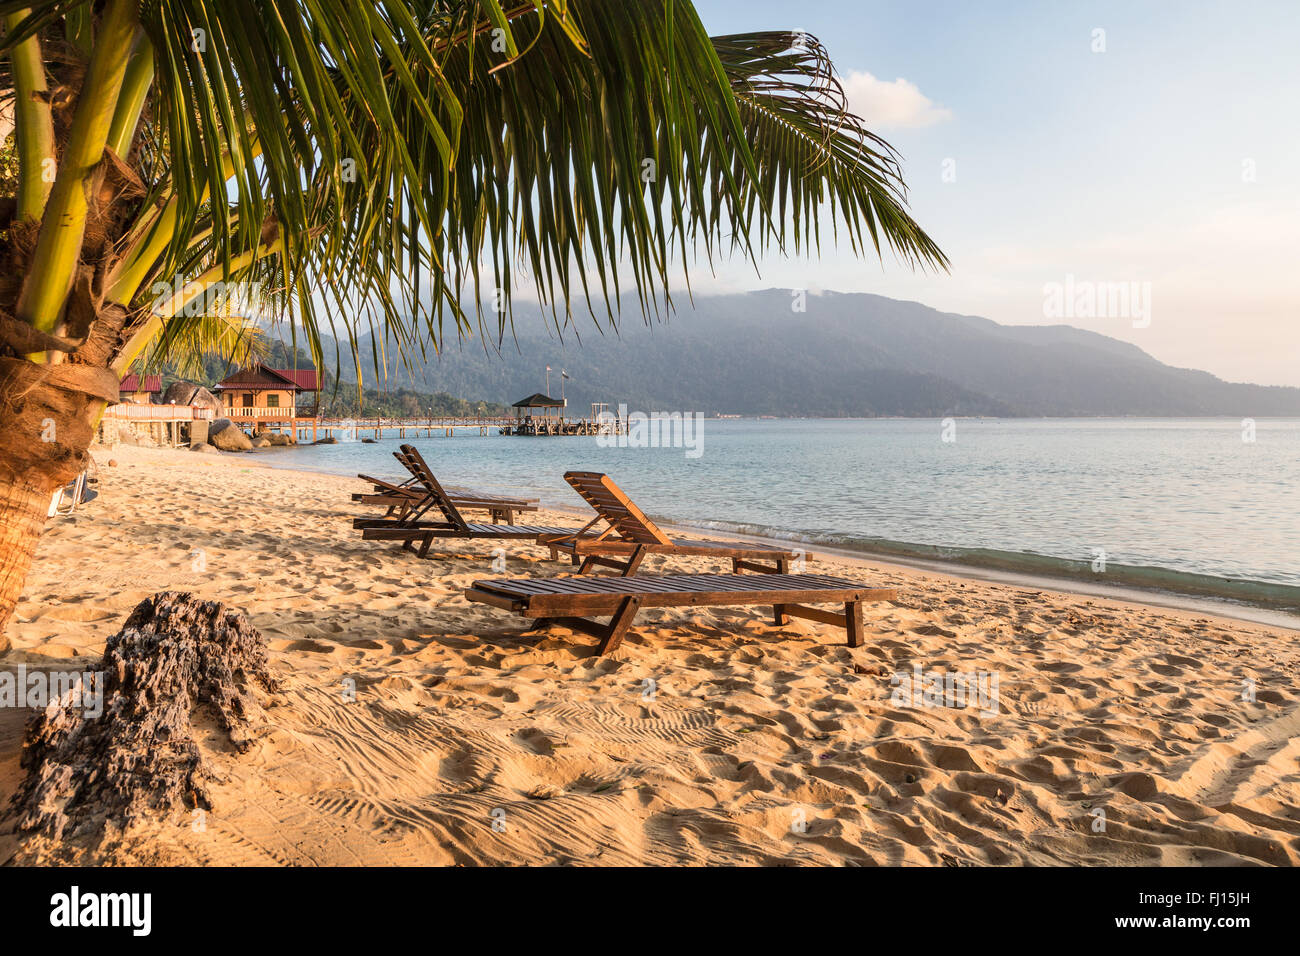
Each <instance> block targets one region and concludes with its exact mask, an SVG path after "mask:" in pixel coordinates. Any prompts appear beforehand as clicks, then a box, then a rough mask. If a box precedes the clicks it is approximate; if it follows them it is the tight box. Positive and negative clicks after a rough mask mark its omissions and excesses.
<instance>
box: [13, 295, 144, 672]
mask: <svg viewBox="0 0 1300 956" xmlns="http://www.w3.org/2000/svg"><path fill="white" fill-rule="evenodd" d="M100 315H101V317H102V318H103V320H104V321H105V323H107V324H110V325H111V326H115V328H112V329H110V334H111V335H112V337H113V338H114V339H116V336H117V334H118V330H120V329H121V327H122V316H123V313H122V312H121V311H120V310H104V311H101V312H100ZM49 341H51V342H52V341H54V340H53V339H51V340H49ZM78 354H79V357H80V356H85V357H86V358H87V359H88V360H89V361H92V362H94V363H95V364H93V365H92V364H85V365H73V364H70V363H67V362H64V363H62V364H59V365H39V364H37V363H35V362H28V361H26V360H24V359H20V358H9V357H3V356H0V420H3V421H4V423H5V424H4V427H3V428H2V429H0V652H3V651H5V650H7V649H8V648H9V639H8V638H7V637H6V636H5V634H4V629H5V627H6V626H7V625H8V623H9V620H10V618H12V617H13V611H14V606H15V605H16V604H17V603H18V598H19V596H20V595H21V594H22V590H23V582H24V580H25V579H26V577H27V572H28V570H29V569H30V567H31V564H32V556H33V555H34V554H35V553H36V545H37V543H38V542H39V541H40V535H41V529H42V528H43V527H44V525H45V515H46V512H47V511H48V510H49V505H50V498H51V497H52V496H53V494H54V491H55V489H57V488H60V487H62V486H63V485H65V484H67V483H68V482H69V481H71V480H72V479H73V478H75V477H76V476H77V475H78V474H79V473H80V472H81V471H82V469H84V468H85V467H86V461H87V451H88V450H89V448H90V442H91V439H93V438H94V435H95V428H96V426H97V425H98V423H99V418H100V415H101V414H102V413H103V410H104V407H105V405H106V404H107V403H108V402H109V401H116V400H117V385H118V377H117V375H115V374H114V373H112V372H110V371H108V369H106V368H105V367H104V365H105V364H107V361H108V357H109V352H108V350H107V349H106V348H103V347H102V346H101V344H100V342H99V341H98V340H95V339H93V338H92V341H90V342H87V344H86V345H85V346H84V347H83V348H82V349H81V350H80V351H79V353H78Z"/></svg>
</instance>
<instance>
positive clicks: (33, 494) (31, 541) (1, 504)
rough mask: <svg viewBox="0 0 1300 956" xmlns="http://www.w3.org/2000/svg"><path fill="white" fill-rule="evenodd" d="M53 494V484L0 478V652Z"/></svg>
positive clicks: (4, 644)
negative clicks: (39, 485) (45, 485)
mask: <svg viewBox="0 0 1300 956" xmlns="http://www.w3.org/2000/svg"><path fill="white" fill-rule="evenodd" d="M55 487H57V485H56V486H55ZM53 494H54V489H53V488H51V489H49V490H48V491H45V490H43V489H41V488H36V487H32V486H31V485H20V484H17V483H16V482H8V483H5V482H0V653H2V652H4V651H7V650H9V638H8V636H7V634H6V629H7V628H8V626H9V619H10V618H11V617H13V613H14V606H15V605H16V604H17V603H18V598H19V597H20V596H21V595H22V593H23V583H24V582H25V581H26V580H27V571H28V570H29V569H30V568H31V565H32V557H33V556H34V555H35V554H36V545H37V543H38V542H39V541H40V539H41V529H42V528H43V527H44V526H45V513H46V512H47V511H48V510H49V507H50V498H51V496H52V495H53Z"/></svg>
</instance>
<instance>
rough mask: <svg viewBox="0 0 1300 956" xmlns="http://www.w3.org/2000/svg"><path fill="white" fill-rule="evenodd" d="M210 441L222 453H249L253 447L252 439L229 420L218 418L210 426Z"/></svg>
mask: <svg viewBox="0 0 1300 956" xmlns="http://www.w3.org/2000/svg"><path fill="white" fill-rule="evenodd" d="M208 441H209V442H211V443H212V444H213V445H216V446H217V447H218V448H220V449H221V450H222V451H248V450H249V449H250V448H252V447H253V442H252V439H250V438H249V437H248V436H247V435H245V434H244V432H243V429H241V428H240V427H239V426H238V425H236V424H235V423H234V422H232V421H231V420H230V419H229V418H218V419H217V420H216V421H214V422H213V423H212V424H211V425H209V426H208Z"/></svg>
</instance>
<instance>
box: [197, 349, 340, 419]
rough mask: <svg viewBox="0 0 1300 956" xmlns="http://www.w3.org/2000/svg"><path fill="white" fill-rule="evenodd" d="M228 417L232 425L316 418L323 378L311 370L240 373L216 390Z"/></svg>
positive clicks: (253, 367) (260, 367)
mask: <svg viewBox="0 0 1300 956" xmlns="http://www.w3.org/2000/svg"><path fill="white" fill-rule="evenodd" d="M212 390H213V392H215V393H216V394H217V396H218V397H219V398H220V399H221V406H222V409H223V410H224V412H225V415H226V417H228V418H230V419H231V420H233V421H292V420H293V419H295V418H310V417H312V416H314V415H315V414H316V408H317V405H318V403H319V398H320V376H319V374H318V373H317V371H316V370H315V369H314V368H312V369H288V368H268V367H267V366H265V365H262V364H260V363H258V364H254V365H251V366H249V367H248V368H243V369H240V370H239V371H238V372H236V373H235V374H233V375H230V376H228V377H227V378H225V379H223V380H222V381H220V382H218V383H217V384H216V385H215V386H213V389H212Z"/></svg>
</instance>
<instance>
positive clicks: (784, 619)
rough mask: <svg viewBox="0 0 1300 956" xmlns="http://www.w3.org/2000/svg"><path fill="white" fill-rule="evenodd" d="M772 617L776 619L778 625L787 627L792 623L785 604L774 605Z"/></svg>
mask: <svg viewBox="0 0 1300 956" xmlns="http://www.w3.org/2000/svg"><path fill="white" fill-rule="evenodd" d="M772 612H773V613H772V617H773V619H774V620H775V621H776V626H777V627H785V626H786V625H787V624H789V623H790V615H789V614H786V613H785V605H784V604H774V605H772Z"/></svg>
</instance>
